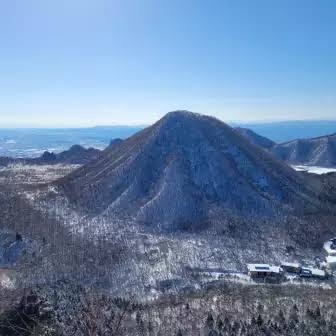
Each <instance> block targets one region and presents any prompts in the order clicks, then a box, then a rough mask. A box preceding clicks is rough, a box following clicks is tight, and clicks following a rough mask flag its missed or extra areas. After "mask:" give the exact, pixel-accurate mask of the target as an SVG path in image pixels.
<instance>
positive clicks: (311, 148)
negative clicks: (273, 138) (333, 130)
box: [271, 134, 336, 167]
mask: <svg viewBox="0 0 336 336" xmlns="http://www.w3.org/2000/svg"><path fill="white" fill-rule="evenodd" d="M271 152H272V154H273V155H275V156H276V157H277V158H279V159H281V160H284V161H286V162H288V163H291V164H293V165H308V166H319V167H336V134H331V135H327V136H323V137H318V138H312V139H297V140H293V141H290V142H286V143H283V144H279V145H275V146H274V147H273V148H272V149H271Z"/></svg>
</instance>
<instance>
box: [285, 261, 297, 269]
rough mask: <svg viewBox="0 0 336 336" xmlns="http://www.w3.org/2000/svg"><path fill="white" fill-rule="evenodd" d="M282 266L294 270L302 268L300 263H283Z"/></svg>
mask: <svg viewBox="0 0 336 336" xmlns="http://www.w3.org/2000/svg"><path fill="white" fill-rule="evenodd" d="M281 266H285V267H294V268H300V267H301V265H300V264H298V263H288V262H282V263H281Z"/></svg>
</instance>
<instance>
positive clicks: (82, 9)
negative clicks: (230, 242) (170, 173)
mask: <svg viewBox="0 0 336 336" xmlns="http://www.w3.org/2000/svg"><path fill="white" fill-rule="evenodd" d="M335 17H336V1H334V0H318V1H317V0H272V1H270V0H253V1H251V0H208V1H205V0H203V1H201V0H71V1H69V0H57V1H56V0H48V1H46V0H30V1H27V0H11V1H1V2H0V126H16V125H18V126H84V125H102V124H147V123H150V122H152V121H155V120H156V119H158V118H160V117H161V116H162V115H163V114H165V113H166V112H168V111H171V110H176V109H189V110H192V111H196V112H201V113H204V114H210V115H215V116H217V117H219V118H221V119H223V120H227V121H232V120H240V121H241V120H243V121H251V120H253V121H255V120H257V121H262V120H267V121H269V120H286V119H335V116H336V113H335V111H336V38H335V36H336V20H335Z"/></svg>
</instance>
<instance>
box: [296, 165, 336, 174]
mask: <svg viewBox="0 0 336 336" xmlns="http://www.w3.org/2000/svg"><path fill="white" fill-rule="evenodd" d="M292 167H293V168H294V169H295V170H297V171H306V172H308V173H313V174H318V175H321V174H327V173H334V172H336V168H327V167H317V166H292Z"/></svg>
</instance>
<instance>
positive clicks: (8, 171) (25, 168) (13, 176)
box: [0, 164, 80, 184]
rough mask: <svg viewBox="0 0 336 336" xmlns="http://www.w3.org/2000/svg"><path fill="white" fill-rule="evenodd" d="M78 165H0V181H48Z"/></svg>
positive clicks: (28, 182)
mask: <svg viewBox="0 0 336 336" xmlns="http://www.w3.org/2000/svg"><path fill="white" fill-rule="evenodd" d="M79 167H80V165H71V164H57V165H44V166H39V165H23V164H12V165H8V166H7V167H0V183H6V184H8V183H13V184H39V183H48V182H51V181H54V180H56V179H58V178H61V177H63V176H65V175H67V174H69V173H71V172H72V171H73V170H75V169H77V168H79Z"/></svg>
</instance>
